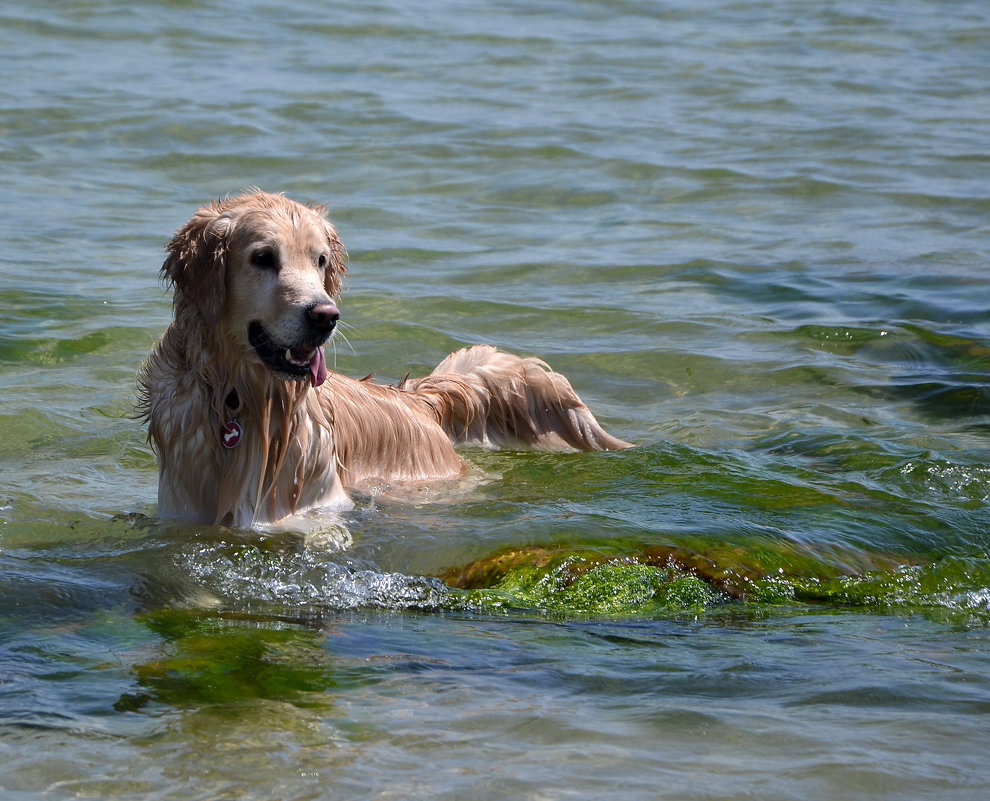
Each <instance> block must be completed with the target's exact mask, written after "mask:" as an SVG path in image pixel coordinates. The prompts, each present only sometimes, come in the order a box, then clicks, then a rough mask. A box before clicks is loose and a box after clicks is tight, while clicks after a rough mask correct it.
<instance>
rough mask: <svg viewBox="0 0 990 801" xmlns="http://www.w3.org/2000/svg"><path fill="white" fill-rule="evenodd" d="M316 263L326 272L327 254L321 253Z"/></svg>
mask: <svg viewBox="0 0 990 801" xmlns="http://www.w3.org/2000/svg"><path fill="white" fill-rule="evenodd" d="M316 263H317V264H318V265H319V266H320V269H321V270H325V269H326V268H327V254H326V253H321V254H320V258H318V259H317V260H316Z"/></svg>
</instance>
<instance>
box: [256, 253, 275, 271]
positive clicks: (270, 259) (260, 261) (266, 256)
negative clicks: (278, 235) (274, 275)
mask: <svg viewBox="0 0 990 801" xmlns="http://www.w3.org/2000/svg"><path fill="white" fill-rule="evenodd" d="M251 264H253V265H254V266H255V267H257V268H258V269H259V270H277V269H278V259H276V258H275V253H274V251H271V250H269V249H268V248H262V249H261V250H256V251H255V252H254V253H252V254H251Z"/></svg>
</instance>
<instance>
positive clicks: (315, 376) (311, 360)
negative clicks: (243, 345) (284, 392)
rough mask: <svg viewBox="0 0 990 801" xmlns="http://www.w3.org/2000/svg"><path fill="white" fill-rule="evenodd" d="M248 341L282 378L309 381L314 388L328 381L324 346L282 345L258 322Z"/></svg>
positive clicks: (251, 328)
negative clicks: (306, 379) (307, 379)
mask: <svg viewBox="0 0 990 801" xmlns="http://www.w3.org/2000/svg"><path fill="white" fill-rule="evenodd" d="M248 342H250V343H251V347H252V348H254V352H255V353H257V354H258V358H259V359H261V361H263V362H264V363H265V366H266V367H268V369H269V370H271V371H272V372H273V373H275V374H277V375H279V376H281V377H282V378H289V379H293V380H296V381H301V380H303V379H305V378H309V380H310V382H311V383H312V384H313V386H314V387H318V386H319V385H320V384H322V383H323V382H324V381H326V380H327V361H326V358H325V357H324V355H323V344H322V343H319V342H311V343H308V344H304V345H288V346H287V345H280V344H278V343H277V342H275V340H274V339H272V337H271V334H269V333H268V331H267V330H266V329H265V327H264V326H263V325H262V324H261V323H259V322H258V321H257V320H256V321H255V322H253V323H251V324H250V325H249V326H248Z"/></svg>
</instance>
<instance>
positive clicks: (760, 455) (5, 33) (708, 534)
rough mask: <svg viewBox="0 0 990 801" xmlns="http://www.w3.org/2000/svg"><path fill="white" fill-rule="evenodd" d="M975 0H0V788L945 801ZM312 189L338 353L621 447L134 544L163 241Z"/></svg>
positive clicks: (980, 156) (971, 419)
mask: <svg viewBox="0 0 990 801" xmlns="http://www.w3.org/2000/svg"><path fill="white" fill-rule="evenodd" d="M988 42H990V8H988V7H987V6H986V4H985V3H983V2H976V1H975V0H969V1H967V0H964V1H963V2H958V3H953V4H951V5H947V4H944V3H939V2H935V0H931V1H930V2H924V1H923V0H902V1H901V2H875V3H869V4H856V3H847V2H840V1H839V0H826V1H825V2H815V3H812V2H802V1H801V0H766V1H765V2H745V3H743V2H728V0H706V1H703V2H691V3H687V2H668V3H661V2H646V1H645V0H643V1H642V2H637V1H636V0H630V1H629V2H615V3H605V2H595V1H594V0H589V1H588V2H573V3H561V2H555V0H534V2H527V3H500V4H486V3H465V2H453V0H433V2H420V1H419V0H409V2H396V1H394V0H383V2H374V3H315V2H304V1H303V0H289V1H288V2H280V3H277V4H276V3H270V2H264V0H242V1H241V2H236V0H201V1H197V0H181V1H180V0H171V1H170V2H145V3H119V2H112V1H111V2H104V3H92V2H80V1H79V0H71V1H67V2H66V1H63V2H54V0H48V1H46V0H39V1H38V2H32V3H13V2H0V45H2V51H3V53H4V55H3V57H2V58H0V134H2V139H0V141H2V143H3V147H2V148H0V203H2V209H3V225H2V227H0V231H2V237H3V248H2V251H0V797H2V798H3V799H4V800H5V801H6V799H14V800H16V801H19V800H20V799H35V798H46V799H63V798H66V799H67V798H80V797H82V798H101V799H102V798H107V799H182V800H183V801H188V800H189V799H225V798H230V799H234V798H237V799H241V798H244V799H276V798H277V799H284V800H285V801H288V800H289V799H293V800H294V799H348V800H351V799H375V800H376V801H385V800H386V799H427V798H428V799H431V800H432V799H454V798H456V799H458V801H463V800H464V799H478V800H479V801H489V800H492V799H514V800H515V799H533V800H534V801H535V800H536V799H540V800H541V801H542V800H545V799H553V800H554V801H556V799H570V798H579V799H589V800H590V799H595V800H597V799H623V800H626V799H655V798H665V799H666V798H670V799H678V800H680V799H736V798H749V797H756V798H761V799H782V800H783V799H818V798H832V797H835V798H855V799H913V798H919V799H921V798H939V799H959V800H960V801H969V800H970V799H982V798H984V797H986V796H987V794H988V792H990V769H988V767H987V764H986V758H985V749H986V739H987V733H988V730H990V729H988V724H987V720H988V717H987V715H988V713H990V638H988V629H987V625H988V622H990V539H988V522H990V506H988V505H990V300H988V292H987V290H988V287H990V282H988V278H987V262H988V248H987V241H988V238H987V234H988V223H987V220H988V212H990V194H988V190H987V186H988V182H987V179H988V173H990V155H988V145H990V138H988V133H987V132H988V131H990V79H988V76H990V47H988ZM254 185H257V186H261V187H264V188H265V189H268V190H271V191H286V192H288V193H289V194H290V195H291V196H292V197H294V198H297V199H300V200H305V201H314V202H324V201H326V202H329V204H330V214H331V217H332V218H333V220H334V221H335V222H336V224H337V226H338V228H339V230H340V232H341V235H342V237H343V239H344V242H345V244H346V245H347V246H348V249H349V251H350V255H351V260H350V267H351V277H350V279H349V282H348V286H347V291H346V293H345V295H344V297H343V300H342V303H341V308H342V311H343V314H344V319H345V321H346V322H347V324H348V327H347V328H346V329H345V331H344V333H345V334H346V341H345V340H343V339H341V340H339V341H338V342H337V345H336V355H335V364H336V369H338V370H340V371H341V372H345V373H348V374H350V375H355V376H360V375H365V374H367V373H368V372H371V371H374V372H375V373H376V375H377V376H378V377H379V378H380V379H382V380H398V379H400V378H401V377H402V376H403V375H405V374H406V372H409V371H412V372H414V373H415V372H418V371H425V370H429V369H431V368H432V366H433V365H434V364H435V363H436V362H438V361H439V360H440V359H441V358H442V357H443V356H444V355H445V354H446V353H448V352H449V351H450V350H453V349H455V348H457V347H460V346H462V345H464V344H471V343H478V342H492V343H494V344H497V345H499V346H502V347H505V348H507V349H510V350H514V351H518V352H521V353H526V354H535V355H539V356H542V357H544V358H546V359H547V360H548V361H549V362H550V363H551V364H552V365H553V366H554V367H556V368H557V369H559V370H561V371H563V372H565V373H566V374H567V375H568V376H569V377H570V378H571V380H572V382H573V383H574V385H575V387H576V388H577V389H578V390H579V392H580V393H581V394H582V396H583V397H584V398H585V399H586V400H587V401H588V402H589V403H590V404H591V405H592V407H593V408H594V409H595V410H596V412H597V413H598V414H599V417H600V419H602V421H603V422H605V423H606V425H607V427H608V428H609V429H610V430H611V431H612V432H613V433H615V434H616V435H618V436H620V437H622V438H624V439H628V440H632V441H634V442H637V443H639V447H638V448H637V449H635V450H632V451H625V452H620V453H608V454H577V455H574V454H571V455H546V454H528V453H499V454H492V453H483V452H469V453H468V456H469V458H470V459H471V461H472V463H473V464H474V465H475V472H474V476H473V479H472V481H470V482H467V483H466V485H465V486H463V487H457V488H450V487H447V488H444V489H442V490H438V489H434V490H424V492H423V494H422V496H421V497H417V498H414V499H412V500H409V501H399V500H395V499H390V498H387V497H382V496H377V497H372V496H359V497H358V498H357V501H358V503H357V507H356V509H355V510H354V511H353V512H352V513H349V514H348V515H347V516H346V517H345V518H344V519H343V520H342V521H340V524H339V525H337V524H333V523H328V526H327V530H326V531H325V532H324V534H325V536H324V537H323V538H322V539H321V538H318V537H312V536H311V537H308V538H307V537H304V536H302V535H300V534H298V533H293V532H290V531H282V530H277V529H276V530H270V531H264V532H261V531H230V530H222V529H213V528H197V527H182V526H176V525H172V524H167V523H160V522H157V521H156V519H155V492H156V480H157V477H156V469H155V464H154V459H153V457H152V455H151V453H150V450H149V448H148V446H147V444H146V442H145V439H144V432H143V431H142V430H141V427H140V424H139V423H138V421H136V420H135V419H134V418H133V403H134V393H135V375H136V373H137V371H138V369H139V367H140V364H141V361H142V359H143V358H144V356H145V355H146V354H147V352H148V350H149V348H150V347H151V345H152V343H153V342H154V341H155V339H156V337H157V336H158V335H159V334H160V333H161V332H162V330H163V329H164V327H165V326H166V325H167V322H168V320H169V318H170V302H169V298H168V296H167V294H166V293H165V291H164V289H163V288H162V286H161V285H160V284H159V283H158V278H157V270H158V267H159V266H160V264H161V261H162V258H163V253H162V245H163V243H164V242H165V241H166V240H167V239H168V237H169V235H170V234H171V233H172V232H173V231H174V230H175V229H176V228H177V227H178V226H179V225H181V224H182V223H183V222H184V221H185V220H186V219H187V218H188V217H189V216H190V214H191V213H192V211H193V210H194V209H195V208H196V207H197V206H199V205H200V204H202V203H203V202H205V201H207V200H209V199H211V198H215V197H218V196H221V195H224V194H227V193H229V192H235V191H239V190H242V189H244V188H247V187H249V186H254Z"/></svg>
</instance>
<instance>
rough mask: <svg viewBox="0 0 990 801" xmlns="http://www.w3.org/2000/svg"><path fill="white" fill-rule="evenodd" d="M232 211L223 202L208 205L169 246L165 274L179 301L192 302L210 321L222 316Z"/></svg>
mask: <svg viewBox="0 0 990 801" xmlns="http://www.w3.org/2000/svg"><path fill="white" fill-rule="evenodd" d="M229 211H230V210H229V209H228V207H227V206H226V205H225V204H224V203H223V202H217V203H211V204H210V205H209V206H204V207H203V208H201V209H200V210H199V211H197V212H196V213H195V214H194V215H193V217H192V219H191V220H189V222H187V223H186V224H185V225H183V226H182V227H181V228H180V229H179V230H178V231H177V232H176V234H175V236H173V237H172V240H171V241H170V242H169V243H168V245H166V246H165V250H166V251H167V252H168V256H167V257H166V259H165V263H164V264H162V278H163V279H164V280H165V281H166V283H170V284H172V285H173V286H174V287H175V292H176V302H177V303H180V302H181V303H185V304H188V305H191V306H192V308H194V309H196V310H197V311H198V312H199V314H200V316H201V317H202V318H203V320H204V321H207V322H213V321H216V320H218V319H219V318H220V314H221V312H222V311H223V304H224V298H225V296H226V271H227V234H228V232H229V230H230V223H231V219H232V218H231V215H230V213H229Z"/></svg>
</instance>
